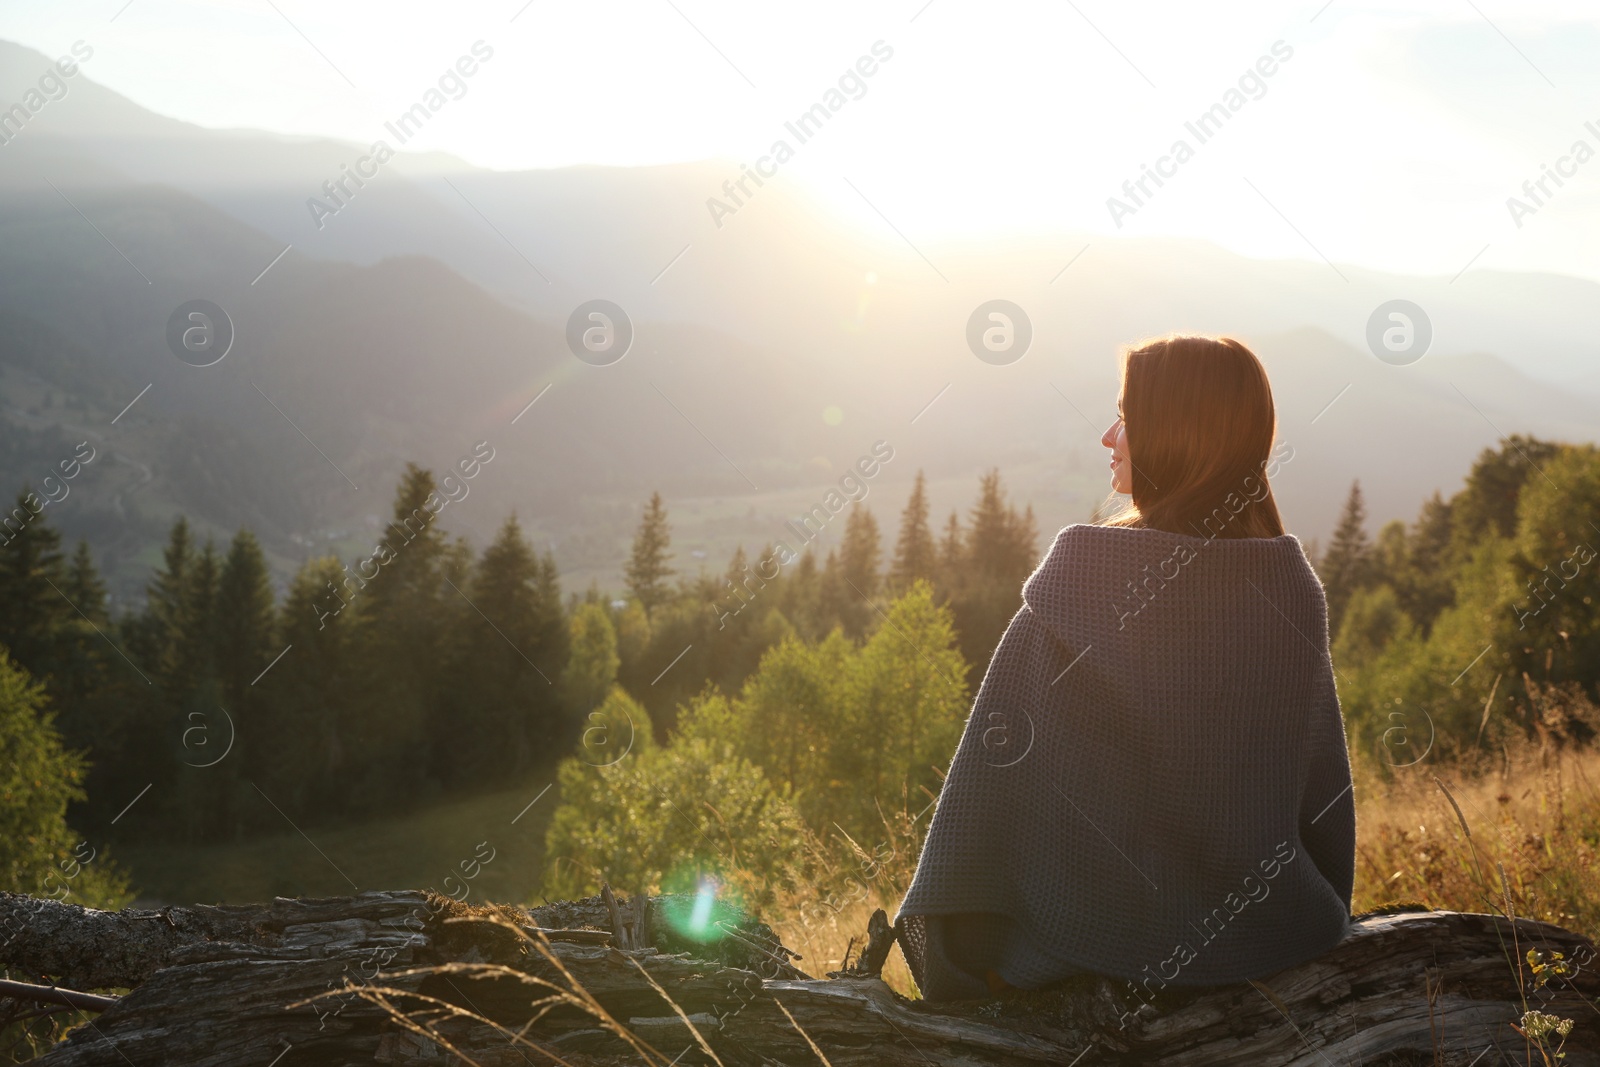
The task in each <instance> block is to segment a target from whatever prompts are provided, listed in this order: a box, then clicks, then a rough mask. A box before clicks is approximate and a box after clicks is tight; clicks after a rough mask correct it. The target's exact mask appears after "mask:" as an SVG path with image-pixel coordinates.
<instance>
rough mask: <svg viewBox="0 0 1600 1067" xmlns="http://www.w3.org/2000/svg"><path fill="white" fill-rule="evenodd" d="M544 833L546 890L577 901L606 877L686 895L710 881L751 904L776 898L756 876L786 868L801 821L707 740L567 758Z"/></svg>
mask: <svg viewBox="0 0 1600 1067" xmlns="http://www.w3.org/2000/svg"><path fill="white" fill-rule="evenodd" d="M559 782H560V788H561V798H562V800H561V806H560V808H558V809H557V810H556V813H555V815H554V816H553V817H552V819H551V822H550V829H549V832H548V835H547V837H546V839H545V855H546V876H545V893H546V895H548V896H550V897H552V898H554V897H558V896H559V897H567V898H572V897H579V896H586V895H589V894H591V893H594V892H597V891H598V890H599V887H600V883H601V882H602V881H608V882H611V883H613V884H615V885H617V886H618V887H619V888H620V887H626V888H627V890H628V891H630V892H640V891H647V892H682V891H692V890H694V889H695V888H696V887H697V886H699V885H700V883H701V882H702V881H704V880H706V879H715V880H716V881H718V882H719V883H720V884H723V885H727V886H731V887H733V888H734V889H735V891H736V893H737V895H738V896H740V897H741V898H742V899H743V901H744V902H745V903H746V905H747V906H749V907H753V908H760V907H766V906H768V905H770V904H771V903H772V900H773V893H774V891H775V889H776V888H777V886H775V885H774V884H773V882H772V881H771V880H769V878H768V877H767V876H766V875H765V873H761V872H777V876H778V877H779V878H780V879H781V877H782V872H788V871H791V870H792V869H793V868H794V867H795V865H796V862H797V860H798V859H799V857H800V855H801V834H802V829H801V823H800V818H799V815H798V814H797V813H796V812H795V810H794V807H793V806H792V805H791V804H790V802H789V798H788V791H787V790H786V789H784V788H780V787H774V786H773V785H772V783H771V782H769V781H768V780H767V777H766V776H765V775H764V774H762V773H761V770H760V769H759V768H758V767H756V766H755V765H754V764H752V763H750V762H749V761H748V760H745V759H742V758H740V757H739V756H737V755H736V754H735V753H734V752H733V751H732V746H731V745H727V744H718V743H717V742H716V741H714V740H712V739H710V738H693V739H683V740H681V741H678V742H676V743H674V744H672V745H669V746H666V747H664V748H653V747H652V748H646V749H645V750H644V751H642V752H636V753H632V754H630V755H629V756H628V757H626V758H625V759H623V760H622V761H621V762H619V763H617V764H614V765H612V766H610V767H594V766H591V765H590V764H588V763H585V762H584V761H583V760H581V759H568V760H565V761H563V763H562V764H561V770H560V774H559Z"/></svg>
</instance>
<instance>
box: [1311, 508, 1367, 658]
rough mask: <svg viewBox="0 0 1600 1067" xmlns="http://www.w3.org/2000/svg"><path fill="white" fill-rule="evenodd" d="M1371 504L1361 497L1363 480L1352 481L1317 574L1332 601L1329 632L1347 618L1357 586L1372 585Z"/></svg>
mask: <svg viewBox="0 0 1600 1067" xmlns="http://www.w3.org/2000/svg"><path fill="white" fill-rule="evenodd" d="M1366 526H1367V506H1366V502H1365V501H1364V500H1363V498H1362V496H1361V482H1360V481H1359V480H1357V481H1354V482H1351V483H1350V495H1349V496H1348V497H1346V498H1345V502H1344V510H1343V511H1342V512H1340V514H1339V524H1338V526H1337V527H1335V528H1334V531H1333V539H1332V540H1330V541H1329V542H1328V549H1327V551H1326V552H1324V553H1323V554H1322V560H1321V562H1320V563H1319V565H1318V569H1317V576H1318V577H1319V578H1321V579H1322V588H1323V591H1324V593H1325V594H1326V596H1327V601H1328V632H1329V633H1330V634H1337V633H1338V632H1339V623H1340V621H1341V620H1342V619H1343V618H1344V609H1345V605H1347V604H1348V603H1350V598H1351V596H1353V595H1354V594H1355V591H1356V590H1357V589H1361V588H1363V587H1364V586H1366V585H1367V584H1368V581H1369V578H1370V571H1371V566H1372V545H1371V542H1369V541H1368V539H1367V528H1366Z"/></svg>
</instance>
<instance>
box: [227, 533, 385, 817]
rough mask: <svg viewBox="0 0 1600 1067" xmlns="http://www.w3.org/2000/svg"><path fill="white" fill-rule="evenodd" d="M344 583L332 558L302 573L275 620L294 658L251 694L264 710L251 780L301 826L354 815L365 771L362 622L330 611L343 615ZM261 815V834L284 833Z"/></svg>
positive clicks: (261, 811) (248, 756)
mask: <svg viewBox="0 0 1600 1067" xmlns="http://www.w3.org/2000/svg"><path fill="white" fill-rule="evenodd" d="M352 569H354V568H352ZM344 576H345V571H344V570H343V569H342V567H341V566H340V563H339V560H337V559H335V558H333V557H332V556H326V557H323V558H320V559H312V560H307V561H306V562H305V563H304V564H302V565H301V567H300V570H299V571H298V572H297V573H296V574H295V576H294V579H293V580H292V581H291V582H290V583H289V591H288V593H287V595H286V596H285V597H284V600H283V605H282V608H281V610H280V611H279V612H278V616H277V620H276V631H277V633H278V635H279V638H280V639H281V640H282V641H283V643H284V645H286V646H290V648H291V649H292V650H291V651H290V652H289V653H288V655H287V656H286V657H285V661H284V662H282V663H279V664H278V665H277V666H276V667H274V668H273V669H272V670H270V671H268V672H267V673H266V674H265V675H264V676H262V678H261V680H260V681H259V682H257V683H255V684H254V685H253V686H251V688H252V689H253V690H255V691H257V692H259V693H260V694H261V704H260V708H259V711H258V714H257V717H256V723H255V726H256V728H255V729H254V730H249V731H248V736H247V738H246V740H247V741H248V742H249V750H248V752H245V753H241V756H243V757H245V762H246V765H247V766H248V767H249V768H250V771H251V773H252V774H254V775H256V776H257V777H255V778H253V779H252V780H253V781H255V782H256V783H257V785H258V786H259V787H260V788H261V789H262V790H263V791H264V792H265V793H266V794H267V795H268V796H270V797H271V798H272V800H273V803H275V804H277V805H278V806H279V807H280V808H282V809H283V811H284V812H285V814H287V815H288V816H289V817H290V818H292V819H294V821H295V822H296V823H298V824H300V825H302V826H304V825H306V823H307V822H310V821H315V820H316V819H317V818H319V817H320V818H324V819H325V818H328V817H330V816H332V817H337V816H339V815H342V814H344V812H345V811H346V810H348V807H349V806H350V799H349V793H350V790H351V788H352V784H351V783H352V778H353V775H352V770H353V768H354V767H356V766H358V765H359V756H358V754H357V753H355V752H353V751H352V750H353V749H354V748H355V746H356V744H357V741H356V738H357V737H358V734H359V716H360V715H361V714H362V712H363V710H364V701H365V694H364V692H363V689H364V686H365V679H364V678H363V677H362V676H361V674H360V673H358V671H357V670H356V669H355V668H356V667H357V652H358V649H359V645H358V639H359V638H360V637H361V629H360V627H361V622H362V619H361V616H360V615H359V614H358V613H357V612H355V611H344V610H340V611H339V612H337V613H335V612H333V611H332V610H331V609H330V606H329V605H330V604H331V605H332V607H335V608H336V607H338V602H337V600H334V599H332V594H331V593H329V591H328V587H329V584H330V583H331V584H332V585H333V587H334V588H336V589H337V588H339V587H340V585H341V584H342V582H343V580H344ZM380 580H381V579H380ZM273 655H277V652H276V651H275V652H274V653H273ZM290 657H292V663H291V662H290ZM285 667H287V668H290V669H288V670H284V669H282V668H285ZM258 799H259V798H258ZM255 810H256V811H257V813H258V815H259V820H260V821H259V823H258V825H259V827H260V828H265V827H267V826H268V825H271V826H273V827H274V828H281V827H282V825H283V822H282V818H281V817H280V816H279V815H278V814H277V812H275V811H273V810H272V809H271V808H270V807H268V806H267V805H265V804H259V805H257V807H256V809H255ZM269 819H273V820H277V822H276V823H269V822H268V820H269Z"/></svg>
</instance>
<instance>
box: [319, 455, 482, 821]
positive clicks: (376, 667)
mask: <svg viewBox="0 0 1600 1067" xmlns="http://www.w3.org/2000/svg"><path fill="white" fill-rule="evenodd" d="M437 499H441V498H440V497H439V494H438V489H437V486H436V483H435V481H434V477H433V472H431V471H428V470H425V469H423V468H421V467H418V466H417V465H416V464H415V463H408V464H406V469H405V472H404V473H403V474H402V475H401V478H400V485H399V486H398V487H397V488H396V490H395V499H394V518H393V519H391V520H390V522H389V524H388V526H387V527H386V528H385V530H384V537H383V540H382V541H381V542H380V543H379V544H378V545H377V546H375V548H374V563H375V564H376V566H377V569H376V570H375V571H374V570H373V568H372V567H371V566H363V565H362V564H358V565H357V566H356V567H355V568H353V569H354V570H356V571H357V573H358V576H359V577H361V578H362V580H363V581H365V583H366V584H365V585H364V586H362V587H361V588H360V590H359V592H358V593H356V594H355V598H354V601H353V603H354V606H355V607H356V609H357V611H356V620H355V621H356V623H357V627H356V629H357V631H358V632H357V634H356V635H355V640H356V643H357V645H358V648H359V652H358V653H357V659H358V671H359V673H360V676H361V683H362V684H361V688H360V697H359V699H358V702H357V704H358V708H359V710H358V711H357V712H355V713H354V714H352V715H351V716H350V719H349V722H350V729H349V731H348V734H347V740H348V742H349V744H348V746H347V748H346V751H347V752H348V753H349V755H350V757H351V761H352V763H354V764H355V766H353V767H352V768H351V777H350V778H349V779H348V780H347V782H346V783H345V788H347V790H348V796H349V797H350V801H351V803H352V805H354V807H355V809H356V810H355V811H353V812H352V814H355V813H362V814H367V813H376V812H377V811H381V810H384V809H386V808H388V807H390V806H392V805H393V804H394V803H397V802H400V801H402V800H405V799H410V798H414V797H415V796H416V790H417V783H418V781H419V779H422V778H425V776H426V768H427V766H428V762H429V760H428V751H427V749H428V709H429V708H430V707H432V706H434V704H435V702H436V701H437V699H438V697H439V691H440V690H441V688H442V687H443V685H444V678H443V672H441V671H440V670H439V664H438V660H439V649H440V648H441V646H442V645H443V643H444V642H443V635H444V633H446V632H447V631H448V629H449V622H450V621H455V620H459V619H464V618H466V614H467V613H471V614H476V613H475V612H472V610H471V608H470V607H469V606H467V605H466V604H465V603H464V602H462V600H461V596H460V593H459V592H458V591H457V590H459V589H460V583H456V585H457V589H455V590H453V589H451V588H450V587H449V586H447V585H445V584H444V581H445V557H446V555H447V553H448V552H449V546H448V544H447V543H446V541H445V537H444V533H443V531H442V530H440V528H439V526H438V524H437V522H436V521H435V519H436V515H437V513H436V511H434V510H430V509H429V507H428V506H427V505H428V503H429V502H430V501H433V500H437ZM364 562H365V561H363V563H364ZM369 574H370V575H372V577H370V578H369V577H367V575H369ZM445 597H448V598H449V600H448V601H447V600H445V599H444V598H445ZM327 602H328V604H330V605H332V606H335V607H336V606H337V605H338V603H339V601H338V600H337V599H336V598H334V597H333V595H332V594H329V597H328V601H327ZM340 610H343V609H340ZM447 620H448V621H447Z"/></svg>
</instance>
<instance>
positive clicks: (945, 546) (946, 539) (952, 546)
mask: <svg viewBox="0 0 1600 1067" xmlns="http://www.w3.org/2000/svg"><path fill="white" fill-rule="evenodd" d="M966 545H967V538H966V532H965V531H964V530H962V529H961V516H959V515H957V514H956V513H955V512H954V511H952V512H951V513H950V518H949V519H947V520H946V521H945V524H944V536H943V537H942V538H940V539H939V569H940V570H941V571H943V572H944V573H946V574H954V573H955V572H957V571H959V570H960V569H961V568H962V567H963V566H965V565H966V562H967V560H966Z"/></svg>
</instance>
